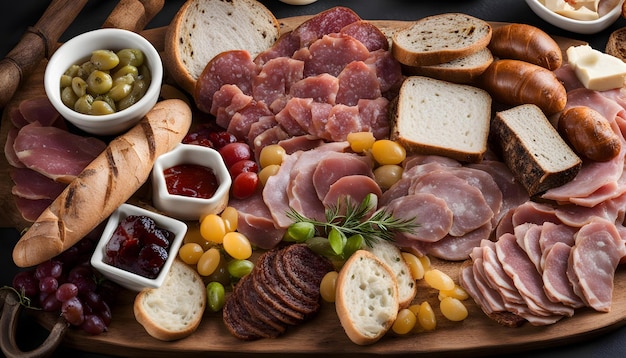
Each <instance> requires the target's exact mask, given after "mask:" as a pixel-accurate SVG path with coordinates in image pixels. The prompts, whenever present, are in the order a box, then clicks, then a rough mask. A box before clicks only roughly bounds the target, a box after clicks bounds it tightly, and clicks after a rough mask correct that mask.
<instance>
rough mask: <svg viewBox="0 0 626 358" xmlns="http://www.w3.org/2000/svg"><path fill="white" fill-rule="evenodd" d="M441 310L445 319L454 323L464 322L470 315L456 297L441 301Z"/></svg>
mask: <svg viewBox="0 0 626 358" xmlns="http://www.w3.org/2000/svg"><path fill="white" fill-rule="evenodd" d="M439 309H440V310H441V313H442V314H443V316H444V317H446V318H447V319H449V320H450V321H454V322H458V321H462V320H464V319H466V318H467V315H468V312H467V307H465V305H464V304H463V302H461V301H459V300H458V299H456V298H454V297H445V298H444V299H443V300H441V302H440V303H439Z"/></svg>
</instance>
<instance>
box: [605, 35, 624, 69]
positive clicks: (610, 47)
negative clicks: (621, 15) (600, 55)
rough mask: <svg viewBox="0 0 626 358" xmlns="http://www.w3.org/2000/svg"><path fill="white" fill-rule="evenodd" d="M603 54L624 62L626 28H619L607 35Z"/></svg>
mask: <svg viewBox="0 0 626 358" xmlns="http://www.w3.org/2000/svg"><path fill="white" fill-rule="evenodd" d="M604 52H606V53H607V54H609V55H611V56H615V57H617V58H619V59H621V60H622V61H625V62H626V27H622V28H619V29H617V30H615V31H613V32H612V33H611V35H609V39H608V40H607V42H606V48H605V50H604Z"/></svg>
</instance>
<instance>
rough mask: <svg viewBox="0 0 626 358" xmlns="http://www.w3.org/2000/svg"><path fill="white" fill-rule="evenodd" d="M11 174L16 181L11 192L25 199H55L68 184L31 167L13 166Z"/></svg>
mask: <svg viewBox="0 0 626 358" xmlns="http://www.w3.org/2000/svg"><path fill="white" fill-rule="evenodd" d="M9 174H10V175H11V180H13V182H14V183H15V185H13V187H12V188H11V193H12V194H13V195H16V196H19V197H22V198H25V199H30V200H41V199H48V200H54V199H55V198H56V197H57V196H59V194H61V192H62V191H63V189H65V187H66V184H63V183H59V182H56V181H54V180H52V179H50V178H48V177H46V176H44V175H42V174H39V173H37V172H36V171H34V170H31V169H26V168H12V169H11V171H10V172H9Z"/></svg>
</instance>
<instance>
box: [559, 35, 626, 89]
mask: <svg viewBox="0 0 626 358" xmlns="http://www.w3.org/2000/svg"><path fill="white" fill-rule="evenodd" d="M567 60H568V62H569V64H570V65H571V66H572V67H573V68H574V71H575V73H576V77H578V79H579V80H580V82H582V84H583V85H584V86H585V88H587V89H590V90H594V91H607V90H610V89H614V88H621V87H623V86H624V84H625V83H626V63H624V62H623V61H622V60H620V59H619V58H617V57H615V56H611V55H608V54H606V53H603V52H600V51H598V50H594V49H593V48H591V46H589V45H580V46H571V47H570V48H568V49H567Z"/></svg>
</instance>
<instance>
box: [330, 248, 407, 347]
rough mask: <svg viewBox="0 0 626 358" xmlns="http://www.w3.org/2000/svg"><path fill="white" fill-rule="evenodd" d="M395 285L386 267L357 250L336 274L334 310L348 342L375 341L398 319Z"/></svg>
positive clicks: (370, 254) (396, 287) (376, 259)
mask: <svg viewBox="0 0 626 358" xmlns="http://www.w3.org/2000/svg"><path fill="white" fill-rule="evenodd" d="M399 307H400V306H399V302H398V282H397V281H396V276H395V274H394V273H393V272H392V271H391V269H390V268H389V266H388V265H386V264H385V263H384V262H383V261H382V260H380V259H379V258H378V257H376V256H375V255H374V254H372V253H371V252H369V251H366V250H358V251H357V252H355V253H354V254H352V256H350V258H349V259H348V261H346V263H345V264H344V266H343V267H342V268H341V271H339V275H338V276H337V291H336V297H335V309H336V311H337V316H338V317H339V321H340V322H341V326H342V327H343V329H344V331H345V332H346V334H347V336H348V338H350V340H351V341H352V342H354V343H356V344H358V345H368V344H372V343H374V342H376V341H378V340H379V339H380V338H381V337H383V336H384V335H385V333H386V332H387V331H388V330H389V328H390V327H391V326H392V325H393V322H394V321H395V320H396V317H397V316H398V309H399Z"/></svg>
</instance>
